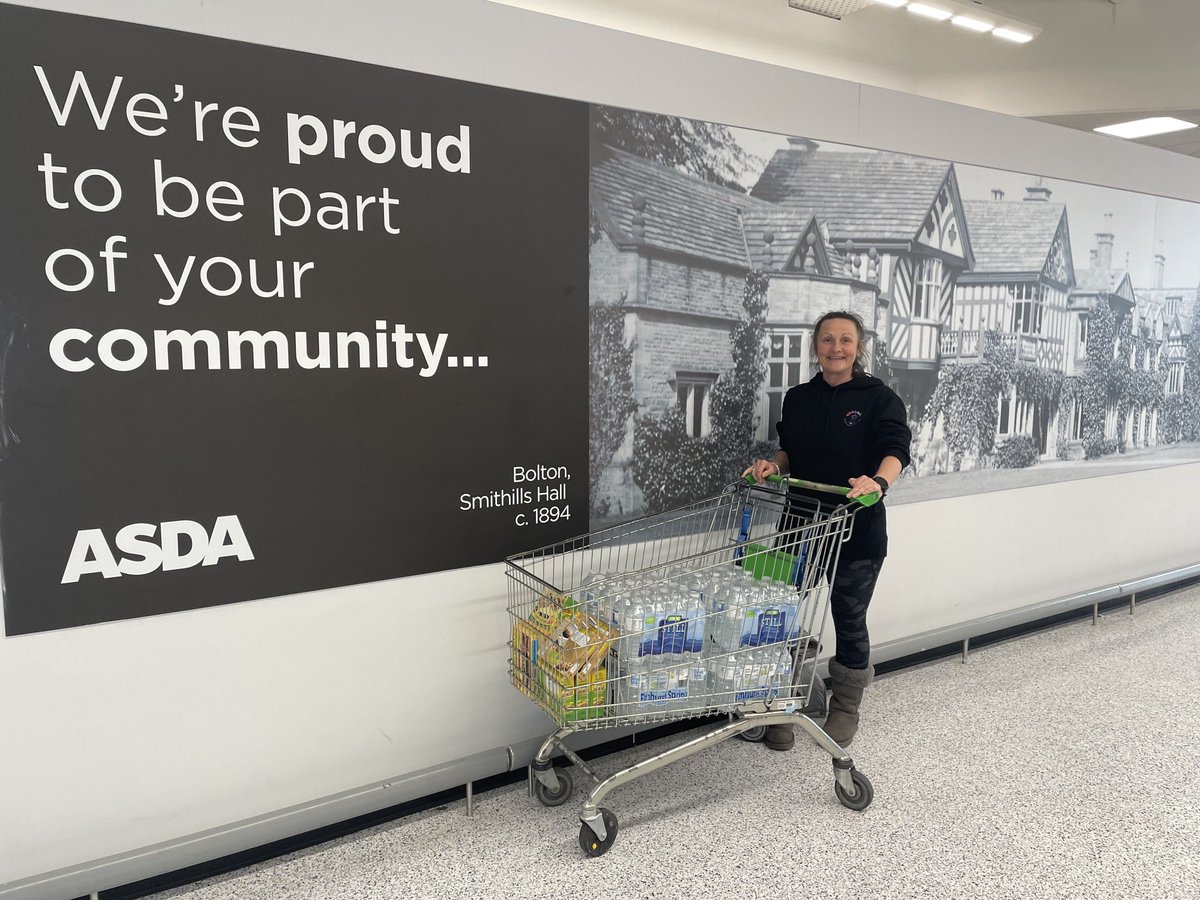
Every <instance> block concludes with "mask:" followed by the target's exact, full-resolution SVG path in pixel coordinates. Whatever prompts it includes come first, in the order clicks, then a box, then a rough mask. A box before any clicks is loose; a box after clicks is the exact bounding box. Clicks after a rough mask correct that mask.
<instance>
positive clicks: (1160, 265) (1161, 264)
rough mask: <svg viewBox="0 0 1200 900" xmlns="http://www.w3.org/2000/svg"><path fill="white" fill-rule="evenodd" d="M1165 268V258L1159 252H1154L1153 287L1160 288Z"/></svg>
mask: <svg viewBox="0 0 1200 900" xmlns="http://www.w3.org/2000/svg"><path fill="white" fill-rule="evenodd" d="M1166 268H1167V258H1166V257H1165V256H1164V255H1163V254H1161V253H1155V254H1154V287H1155V288H1157V289H1158V290H1160V291H1161V290H1162V287H1163V275H1164V273H1165V272H1166Z"/></svg>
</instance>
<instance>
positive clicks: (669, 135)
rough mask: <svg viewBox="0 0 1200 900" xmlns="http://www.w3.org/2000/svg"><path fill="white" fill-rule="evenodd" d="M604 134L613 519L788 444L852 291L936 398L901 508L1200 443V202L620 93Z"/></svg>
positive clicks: (904, 368)
mask: <svg viewBox="0 0 1200 900" xmlns="http://www.w3.org/2000/svg"><path fill="white" fill-rule="evenodd" d="M591 154H592V156H591V166H590V199H591V219H592V221H591V231H590V240H591V246H590V276H589V294H590V310H591V351H590V352H591V359H590V364H591V398H590V402H591V435H590V447H591V497H592V518H593V521H594V522H596V523H597V524H603V523H605V522H614V521H619V520H625V519H629V518H631V517H634V516H637V515H641V514H645V513H654V512H658V511H661V510H664V509H669V508H671V507H673V506H675V505H678V504H680V503H684V502H688V501H691V500H694V499H699V498H701V497H704V496H707V495H709V494H711V493H715V492H717V491H719V490H720V489H721V487H722V486H723V485H725V484H727V483H728V482H729V481H731V480H732V479H733V478H735V477H737V475H738V474H740V472H741V470H742V468H744V466H745V465H747V464H748V463H749V461H750V460H751V459H753V458H755V457H758V456H770V455H771V453H773V451H774V449H775V448H774V439H775V432H774V428H775V423H776V422H777V421H778V419H779V414H780V408H781V404H782V400H783V395H784V393H785V392H786V391H787V389H788V388H789V387H791V386H792V385H794V384H796V383H798V382H800V381H804V380H807V379H809V378H811V377H812V375H813V374H814V373H815V372H816V367H815V363H814V361H813V359H812V354H811V350H810V341H811V337H812V326H813V323H814V322H815V321H816V319H817V318H818V317H819V316H820V315H821V314H822V313H824V312H826V311H829V310H834V309H837V310H851V311H853V312H855V313H857V314H858V315H859V317H860V318H861V319H862V320H863V322H864V323H865V325H866V328H867V337H868V354H867V359H866V366H867V369H868V371H870V372H872V374H875V375H877V376H879V377H880V378H882V379H884V381H886V382H887V383H888V384H890V385H891V387H892V388H893V389H894V390H895V391H896V392H897V393H898V394H899V395H900V396H901V398H902V399H903V400H904V403H905V406H906V408H907V410H908V414H909V417H910V419H911V425H912V430H913V436H914V440H913V465H912V466H911V467H909V468H908V469H906V470H905V472H904V475H903V476H902V478H901V480H900V482H899V483H898V484H897V485H896V486H895V488H894V490H893V492H892V493H890V494H889V501H890V502H892V503H904V502H915V501H920V500H926V499H933V498H939V497H948V496H955V495H960V494H966V493H975V492H979V491H990V490H1004V489H1008V488H1016V487H1021V486H1024V485H1029V484H1038V483H1045V482H1050V481H1056V480H1061V479H1072V478H1083V477H1091V476H1097V475H1104V474H1112V473H1114V472H1118V471H1127V470H1128V469H1129V468H1130V467H1151V466H1163V465H1173V464H1179V463H1185V462H1193V461H1196V460H1198V459H1200V329H1195V328H1193V324H1194V322H1195V320H1196V317H1197V314H1198V312H1200V311H1198V309H1197V300H1198V297H1200V205H1198V204H1192V203H1186V202H1182V201H1176V200H1168V199H1163V198H1155V197H1149V196H1143V195H1139V194H1134V193H1131V192H1127V191H1118V190H1114V189H1110V188H1099V187H1094V186H1089V185H1084V184H1079V183H1076V182H1069V181H1061V180H1055V179H1049V178H1042V177H1039V176H1036V175H1022V174H1017V173H1012V172H1006V171H1002V170H996V169H983V168H978V167H974V166H966V165H961V164H956V163H953V162H947V161H941V160H936V159H930V158H924V157H917V156H910V155H905V154H898V153H891V152H883V151H877V150H870V149H862V148H854V147H846V146H841V145H834V144H829V143H824V142H820V141H818V140H812V139H808V138H804V137H784V136H778V135H771V134H765V133H762V132H754V131H746V130H740V129H734V128H725V127H722V126H718V125H714V124H712V123H707V122H697V121H693V120H687V119H678V118H673V117H667V116H657V115H653V114H649V113H637V112H631V111H627V110H620V109H613V108H609V107H594V108H593V111H592V149H591Z"/></svg>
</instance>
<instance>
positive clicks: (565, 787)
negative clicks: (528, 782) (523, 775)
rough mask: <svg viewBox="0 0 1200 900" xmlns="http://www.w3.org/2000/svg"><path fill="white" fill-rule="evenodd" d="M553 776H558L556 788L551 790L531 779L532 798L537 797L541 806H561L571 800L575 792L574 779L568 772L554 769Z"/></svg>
mask: <svg viewBox="0 0 1200 900" xmlns="http://www.w3.org/2000/svg"><path fill="white" fill-rule="evenodd" d="M554 774H555V775H556V776H558V787H557V788H553V789H552V788H548V787H546V786H545V785H544V784H542V783H541V782H540V781H538V780H537V779H536V778H535V779H533V796H535V797H537V799H538V803H540V804H542V806H562V805H563V804H564V803H566V802H567V801H568V800H570V799H571V794H572V793H573V792H574V790H575V779H574V778H572V777H571V773H570V772H569V771H568V770H566V769H555V770H554Z"/></svg>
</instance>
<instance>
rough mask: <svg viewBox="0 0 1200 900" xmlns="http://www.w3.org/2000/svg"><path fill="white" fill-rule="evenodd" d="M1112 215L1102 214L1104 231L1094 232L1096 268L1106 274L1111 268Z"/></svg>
mask: <svg viewBox="0 0 1200 900" xmlns="http://www.w3.org/2000/svg"><path fill="white" fill-rule="evenodd" d="M1112 252H1113V233H1112V213H1105V214H1104V231H1098V232H1096V268H1098V269H1100V270H1101V271H1104V272H1107V271H1108V270H1109V269H1111V268H1112Z"/></svg>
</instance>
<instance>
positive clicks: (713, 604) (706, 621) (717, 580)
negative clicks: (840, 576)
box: [580, 557, 802, 715]
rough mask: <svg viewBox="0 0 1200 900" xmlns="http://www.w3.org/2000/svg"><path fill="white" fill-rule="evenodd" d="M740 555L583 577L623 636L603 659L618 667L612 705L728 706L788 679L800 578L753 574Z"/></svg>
mask: <svg viewBox="0 0 1200 900" xmlns="http://www.w3.org/2000/svg"><path fill="white" fill-rule="evenodd" d="M743 558H744V557H743ZM739 562H741V560H737V561H731V562H730V564H727V565H724V566H714V567H710V568H707V569H703V570H700V571H688V570H686V569H684V568H682V567H668V568H666V569H665V570H663V571H656V572H652V573H648V574H643V575H629V576H624V577H613V576H612V575H611V574H609V573H604V572H593V573H590V574H589V575H588V576H587V577H585V579H584V581H583V585H582V588H581V591H580V594H581V600H582V603H583V607H584V608H585V609H586V610H588V612H589V614H590V615H593V616H595V617H596V618H597V619H599V620H601V621H607V622H611V623H612V627H613V630H614V631H616V632H618V633H619V635H620V637H619V638H618V639H617V641H616V642H615V643H614V645H613V649H612V657H613V659H612V660H610V663H609V671H610V672H613V673H615V675H616V677H615V678H613V679H610V681H611V689H610V691H609V695H610V696H609V705H610V709H611V710H613V711H615V712H618V713H621V714H626V715H638V714H654V713H659V712H662V713H666V712H669V711H671V710H689V711H702V710H706V709H717V708H727V707H734V706H738V705H741V704H743V703H747V702H750V701H753V700H761V699H767V698H773V697H775V696H777V695H778V694H779V692H780V690H781V688H783V689H786V688H788V687H789V686H790V685H791V683H792V672H793V665H794V660H793V657H794V654H795V652H796V644H797V642H798V641H799V638H800V635H801V631H800V624H801V617H800V610H801V606H802V602H801V601H802V598H801V594H800V586H798V585H796V584H795V583H792V582H790V581H782V582H781V581H777V580H774V579H770V578H759V577H756V576H755V574H754V573H753V571H752V569H751V568H750V567H748V566H742V565H739V564H737V563H739Z"/></svg>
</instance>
